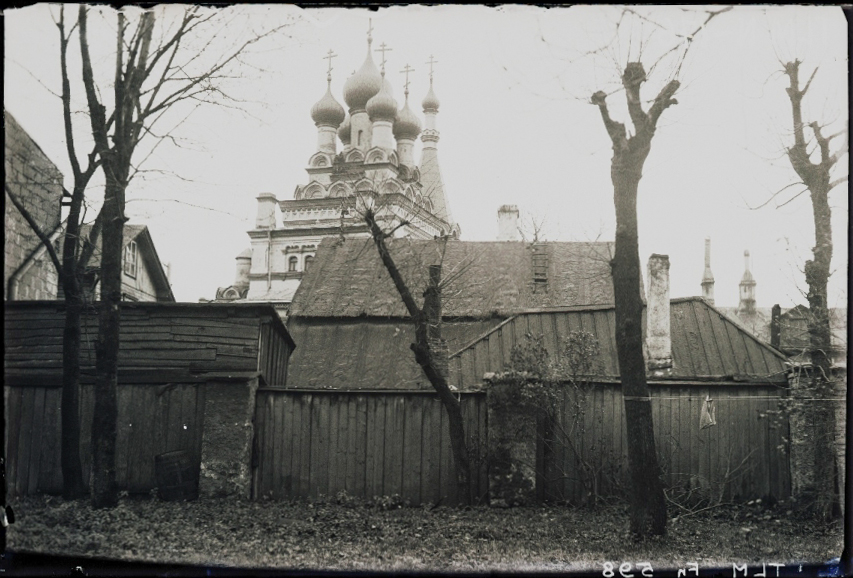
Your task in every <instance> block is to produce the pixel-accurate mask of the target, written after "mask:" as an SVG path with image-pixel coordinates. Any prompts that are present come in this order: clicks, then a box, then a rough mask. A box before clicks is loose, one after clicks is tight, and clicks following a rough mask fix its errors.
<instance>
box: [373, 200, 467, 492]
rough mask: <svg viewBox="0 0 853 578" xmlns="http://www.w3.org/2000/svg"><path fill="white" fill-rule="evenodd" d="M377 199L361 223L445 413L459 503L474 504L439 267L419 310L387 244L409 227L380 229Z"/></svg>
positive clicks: (431, 270)
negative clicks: (450, 375) (451, 379)
mask: <svg viewBox="0 0 853 578" xmlns="http://www.w3.org/2000/svg"><path fill="white" fill-rule="evenodd" d="M380 199H381V197H378V200H377V202H375V203H374V202H366V203H365V202H362V203H360V204H362V205H364V206H365V208H364V210H363V213H362V214H363V217H364V221H365V223H367V226H368V227H369V229H370V235H371V237H372V238H373V242H374V244H375V245H376V249H377V251H379V257H380V258H381V259H382V264H383V265H384V266H385V270H386V271H388V274H389V275H390V277H391V280H392V281H393V282H394V287H395V288H396V289H397V292H398V293H399V294H400V299H402V301H403V304H404V305H405V307H406V311H407V312H408V313H409V317H410V318H411V320H412V322H413V323H414V325H415V342H414V343H412V344H411V349H412V351H413V352H414V354H415V361H417V363H418V365H420V366H421V369H422V370H423V372H424V375H425V376H426V378H427V379H428V380H429V382H430V385H432V387H433V389H435V391H436V393H438V397H439V399H440V400H441V403H442V405H443V406H444V409H445V411H446V412H447V418H448V425H449V427H450V445H451V451H452V452H453V461H454V463H455V464H456V485H457V488H458V493H459V497H460V500H461V501H462V503H464V504H470V503H471V502H472V501H473V488H472V487H471V460H470V455H469V452H468V446H467V444H466V442H465V422H464V420H463V418H462V405H461V403H460V400H459V399H457V397H456V396H455V395H453V392H452V391H451V389H450V386H449V385H448V383H447V346H446V344H445V342H444V340H443V339H442V337H441V265H430V267H429V284H428V286H427V287H426V289H425V291H424V293H423V297H424V301H423V305H422V306H418V304H417V302H416V301H415V298H414V296H413V294H412V291H411V289H410V288H409V287H408V285H407V284H406V281H405V279H404V278H403V275H402V274H401V272H400V269H399V268H398V266H397V263H396V262H395V261H394V258H393V256H392V255H391V252H390V251H389V249H388V244H387V243H386V240H387V239H389V238H391V237H392V236H393V235H394V232H395V231H396V230H397V229H399V228H401V227H404V226H406V225H407V224H408V223H407V222H406V221H401V222H399V223H397V224H393V223H394V221H393V220H392V221H391V223H392V225H391V226H390V227H389V226H386V227H385V228H384V229H383V226H382V225H380V222H381V221H382V219H381V218H380V217H378V214H379V213H380V212H381V200H380ZM377 205H379V208H377ZM442 241H443V242H446V241H447V238H443V240H442Z"/></svg>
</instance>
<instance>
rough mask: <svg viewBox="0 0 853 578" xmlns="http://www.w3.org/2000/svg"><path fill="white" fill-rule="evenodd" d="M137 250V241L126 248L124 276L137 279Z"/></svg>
mask: <svg viewBox="0 0 853 578" xmlns="http://www.w3.org/2000/svg"><path fill="white" fill-rule="evenodd" d="M136 267H137V250H136V241H131V242H130V243H128V244H127V245H125V246H124V274H125V275H127V276H128V277H133V278H134V279H135V278H136Z"/></svg>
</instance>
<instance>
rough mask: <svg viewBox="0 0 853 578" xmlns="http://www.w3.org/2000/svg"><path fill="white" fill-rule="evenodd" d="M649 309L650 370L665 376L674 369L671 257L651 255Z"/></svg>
mask: <svg viewBox="0 0 853 578" xmlns="http://www.w3.org/2000/svg"><path fill="white" fill-rule="evenodd" d="M647 299H648V305H647V308H646V348H647V351H648V358H647V360H646V363H647V366H648V370H649V373H650V374H651V375H652V376H654V377H663V376H667V375H670V373H671V372H672V337H671V335H670V322H669V256H668V255H657V254H653V255H652V256H651V257H649V294H648V296H647Z"/></svg>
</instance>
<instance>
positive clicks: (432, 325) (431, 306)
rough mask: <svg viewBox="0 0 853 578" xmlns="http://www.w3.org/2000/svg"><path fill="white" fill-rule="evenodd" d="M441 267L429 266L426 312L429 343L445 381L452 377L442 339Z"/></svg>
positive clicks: (445, 347) (447, 353) (425, 296)
mask: <svg viewBox="0 0 853 578" xmlns="http://www.w3.org/2000/svg"><path fill="white" fill-rule="evenodd" d="M440 283H441V265H430V266H429V287H428V288H427V290H426V291H424V312H425V313H426V316H427V324H428V325H427V342H428V343H429V350H430V353H431V354H432V360H433V362H434V363H435V366H436V369H438V372H439V373H440V374H441V376H442V377H444V379H447V377H448V376H449V375H450V371H449V369H450V361H449V351H448V349H447V341H445V340H444V339H443V338H442V337H441V287H439V284H440Z"/></svg>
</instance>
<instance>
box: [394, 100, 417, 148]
mask: <svg viewBox="0 0 853 578" xmlns="http://www.w3.org/2000/svg"><path fill="white" fill-rule="evenodd" d="M393 131H394V138H396V139H397V140H400V139H411V140H415V139H416V138H418V135H419V134H421V121H420V119H419V118H418V117H417V116H416V115H415V113H414V112H412V109H411V108H409V99H408V97H407V98H406V102H405V103H404V104H403V108H401V109H400V111H399V112H398V113H397V119H396V120H395V121H394V129H393Z"/></svg>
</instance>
